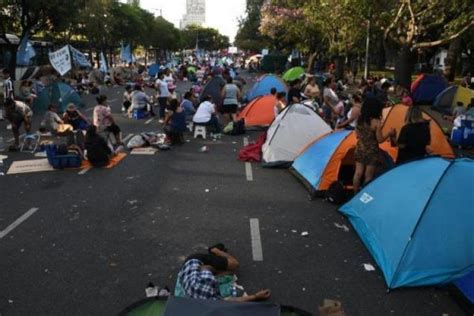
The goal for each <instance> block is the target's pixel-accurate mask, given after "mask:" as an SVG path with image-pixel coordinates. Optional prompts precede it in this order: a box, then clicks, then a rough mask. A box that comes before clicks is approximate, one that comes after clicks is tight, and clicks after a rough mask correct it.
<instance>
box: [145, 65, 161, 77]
mask: <svg viewBox="0 0 474 316" xmlns="http://www.w3.org/2000/svg"><path fill="white" fill-rule="evenodd" d="M158 72H160V65H158V64H151V65H150V66H148V75H149V76H150V77H155V76H156V75H157V74H158Z"/></svg>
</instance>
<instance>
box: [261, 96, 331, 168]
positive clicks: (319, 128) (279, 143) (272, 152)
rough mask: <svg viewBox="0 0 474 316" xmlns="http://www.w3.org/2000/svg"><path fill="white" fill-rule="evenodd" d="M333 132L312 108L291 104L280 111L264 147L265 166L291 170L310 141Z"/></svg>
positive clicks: (263, 160)
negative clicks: (291, 166) (290, 167)
mask: <svg viewBox="0 0 474 316" xmlns="http://www.w3.org/2000/svg"><path fill="white" fill-rule="evenodd" d="M329 132H331V127H330V126H329V125H328V124H327V123H326V122H325V121H324V120H323V119H322V118H321V117H320V116H319V115H318V114H317V113H316V112H314V111H313V110H312V109H311V108H310V107H308V106H306V105H304V104H292V105H290V106H288V107H287V108H286V109H285V110H283V112H281V113H280V114H279V115H278V116H277V117H276V118H275V120H274V121H273V123H272V125H271V126H270V128H269V129H268V132H267V140H266V142H265V144H263V146H262V162H263V166H264V167H289V166H290V165H291V163H292V162H293V161H294V160H295V159H296V157H297V155H298V154H299V153H300V151H301V150H302V149H303V148H304V146H305V145H306V144H308V143H309V142H310V141H311V140H313V139H315V138H317V137H319V136H322V135H325V134H327V133H329Z"/></svg>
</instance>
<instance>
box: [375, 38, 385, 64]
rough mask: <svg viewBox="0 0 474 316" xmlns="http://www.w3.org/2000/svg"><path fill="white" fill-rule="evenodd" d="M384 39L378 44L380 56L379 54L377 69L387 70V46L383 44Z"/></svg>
mask: <svg viewBox="0 0 474 316" xmlns="http://www.w3.org/2000/svg"><path fill="white" fill-rule="evenodd" d="M383 42H384V41H383V39H382V40H380V41H379V43H378V44H377V48H378V56H377V70H385V63H386V61H387V59H386V55H385V48H384V45H383Z"/></svg>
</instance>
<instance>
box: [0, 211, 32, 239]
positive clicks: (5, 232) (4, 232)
mask: <svg viewBox="0 0 474 316" xmlns="http://www.w3.org/2000/svg"><path fill="white" fill-rule="evenodd" d="M37 210H39V208H37V207H34V208H32V209H30V210H29V211H28V212H26V213H25V214H23V215H21V216H20V217H18V219H17V220H16V221H14V222H13V223H11V224H10V226H8V227H7V228H5V229H4V230H2V231H1V232H0V239H2V238H3V237H5V236H6V235H8V234H9V233H10V232H11V231H12V230H14V229H15V228H16V227H17V226H18V225H20V224H21V223H23V222H24V221H26V220H27V219H28V217H30V216H31V215H33V214H34V213H35V212H36V211H37Z"/></svg>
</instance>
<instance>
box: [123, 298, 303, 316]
mask: <svg viewBox="0 0 474 316" xmlns="http://www.w3.org/2000/svg"><path fill="white" fill-rule="evenodd" d="M119 315H120V316H168V315H171V316H189V315H193V316H210V315H256V316H273V315H274V316H277V315H281V316H311V315H312V314H311V313H309V312H306V311H303V310H301V309H298V308H294V307H291V306H279V305H276V304H272V303H249V302H228V301H225V300H198V299H190V298H179V297H174V296H170V297H169V298H168V300H166V298H148V299H145V300H142V301H140V302H137V303H135V304H132V305H131V306H129V307H127V308H125V309H124V310H123V311H122V312H121V313H120V314H119Z"/></svg>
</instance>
